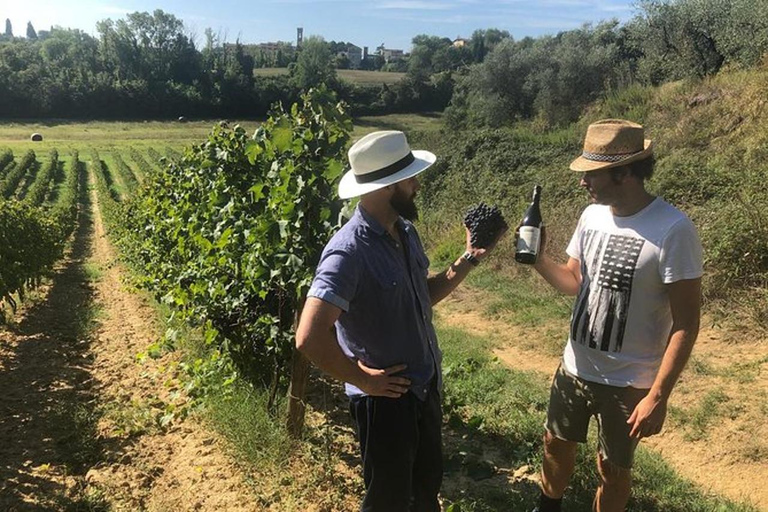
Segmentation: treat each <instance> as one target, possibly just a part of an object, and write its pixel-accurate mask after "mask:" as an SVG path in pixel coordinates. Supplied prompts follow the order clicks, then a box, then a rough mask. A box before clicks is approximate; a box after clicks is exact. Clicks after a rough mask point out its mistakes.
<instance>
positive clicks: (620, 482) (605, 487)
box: [593, 453, 632, 512]
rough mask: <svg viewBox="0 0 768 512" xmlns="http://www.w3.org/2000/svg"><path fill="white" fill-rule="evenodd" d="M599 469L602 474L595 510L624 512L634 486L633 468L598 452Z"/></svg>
mask: <svg viewBox="0 0 768 512" xmlns="http://www.w3.org/2000/svg"><path fill="white" fill-rule="evenodd" d="M597 471H598V473H599V474H600V485H599V486H598V488H597V494H596V495H595V503H594V506H593V510H594V511H596V512H623V511H624V508H625V507H626V506H627V502H628V501H629V493H630V490H631V488H632V470H631V469H627V468H622V467H621V466H617V465H616V464H614V463H612V462H610V461H608V460H605V459H604V458H603V456H602V455H601V454H599V453H598V454H597Z"/></svg>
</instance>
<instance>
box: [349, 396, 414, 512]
mask: <svg viewBox="0 0 768 512" xmlns="http://www.w3.org/2000/svg"><path fill="white" fill-rule="evenodd" d="M417 401H418V399H417V398H416V397H415V396H414V395H413V394H412V393H406V394H405V395H403V396H401V397H400V398H385V397H361V398H353V399H352V400H351V403H350V411H351V412H352V415H353V417H354V418H355V421H356V423H357V429H358V440H359V442H360V452H361V455H362V459H363V480H364V481H365V498H364V499H363V504H362V507H361V511H362V512H408V510H409V508H410V502H411V496H412V493H413V463H414V459H415V457H416V447H417V446H418V441H419V433H418V426H417V411H416V402H417Z"/></svg>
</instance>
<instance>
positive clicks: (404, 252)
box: [296, 131, 503, 512]
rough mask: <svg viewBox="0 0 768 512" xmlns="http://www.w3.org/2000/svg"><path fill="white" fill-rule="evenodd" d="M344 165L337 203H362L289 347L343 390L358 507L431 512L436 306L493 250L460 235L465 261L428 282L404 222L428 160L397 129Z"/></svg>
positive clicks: (435, 453) (368, 141)
mask: <svg viewBox="0 0 768 512" xmlns="http://www.w3.org/2000/svg"><path fill="white" fill-rule="evenodd" d="M349 162H350V165H351V169H350V171H349V172H347V173H346V174H345V176H344V177H343V178H342V180H341V183H340V185H339V195H340V196H341V197H342V198H344V199H346V198H351V197H356V196H361V198H360V202H359V204H358V206H357V208H356V210H355V213H354V215H353V216H352V218H351V219H350V220H349V222H347V223H346V224H345V225H344V227H342V228H341V229H340V230H339V231H338V233H336V235H334V237H333V238H332V239H331V241H330V242H328V245H327V246H326V247H325V249H324V251H323V254H322V256H321V258H320V263H319V264H318V267H317V271H316V273H315V278H314V280H313V282H312V286H311V288H310V291H309V293H308V298H307V302H306V305H305V306H304V311H303V313H302V315H301V321H300V322H299V327H298V329H297V332H296V346H297V348H298V349H299V350H301V351H302V352H303V353H304V354H305V355H306V356H307V357H308V358H309V359H310V360H311V361H313V362H314V363H315V365H317V366H318V367H319V368H320V369H322V370H323V371H325V372H327V373H329V374H330V375H331V376H333V377H335V378H337V379H339V380H341V381H343V382H345V383H346V391H347V394H348V395H349V397H350V412H351V413H352V415H353V417H354V419H355V421H356V423H357V431H358V440H359V442H360V451H361V455H362V459H363V476H364V480H365V489H366V493H365V497H364V499H363V503H362V510H363V511H382V512H398V511H403V512H405V511H418V512H431V511H439V510H440V504H439V502H438V498H437V496H438V492H439V490H440V484H441V482H442V473H443V471H442V439H441V430H440V429H441V418H442V413H441V404H440V392H441V388H442V372H441V366H440V364H441V359H442V355H441V352H440V348H439V347H438V344H437V336H436V335H435V330H434V327H433V326H432V306H433V305H434V304H436V303H437V302H439V301H440V300H442V299H443V298H445V297H446V296H447V295H448V294H449V293H451V291H453V290H454V289H455V288H456V286H457V285H458V284H459V283H460V282H461V281H462V280H463V279H464V278H465V277H466V276H467V274H468V273H469V271H470V269H472V268H473V266H475V265H477V264H478V263H479V262H480V261H482V260H483V258H484V257H485V256H486V254H487V253H488V251H489V250H490V248H492V247H493V245H495V243H494V244H492V245H491V247H490V248H488V249H481V248H476V247H472V246H471V244H470V243H469V233H468V232H467V238H466V240H467V242H466V251H465V252H464V254H463V255H462V256H461V257H459V258H458V259H456V261H454V263H453V264H451V266H450V267H449V268H448V269H446V270H445V271H444V272H441V273H440V274H437V275H434V276H428V269H429V260H428V258H427V255H426V254H425V253H424V248H423V247H422V244H421V241H420V239H419V236H418V234H417V233H416V229H415V228H414V226H413V224H412V223H411V221H413V220H415V219H416V218H417V209H416V205H415V203H414V197H415V195H416V192H417V191H418V189H419V182H418V179H417V177H416V176H417V175H418V174H419V173H421V172H422V171H424V170H425V169H427V168H428V167H429V166H430V165H432V164H433V163H434V162H435V155H433V154H432V153H430V152H428V151H418V150H414V151H411V149H410V148H409V146H408V142H407V141H406V138H405V135H404V134H403V133H402V132H399V131H382V132H374V133H371V134H369V135H366V136H365V137H363V138H362V139H360V140H359V141H358V142H356V143H355V144H354V145H353V146H352V148H351V149H350V150H349ZM502 234H503V233H502ZM499 236H501V234H500V235H499Z"/></svg>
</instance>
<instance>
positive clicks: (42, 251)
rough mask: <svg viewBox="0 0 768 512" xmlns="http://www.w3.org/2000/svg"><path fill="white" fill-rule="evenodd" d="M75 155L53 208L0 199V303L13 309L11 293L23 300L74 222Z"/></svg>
mask: <svg viewBox="0 0 768 512" xmlns="http://www.w3.org/2000/svg"><path fill="white" fill-rule="evenodd" d="M80 169H81V166H80V164H79V160H78V156H77V153H75V154H74V156H73V158H72V164H71V169H70V173H69V174H68V175H67V178H66V180H65V182H64V185H63V188H62V193H61V195H60V198H59V201H58V202H57V203H56V205H55V206H54V207H53V208H47V207H37V206H34V205H33V204H30V203H29V202H21V201H17V200H15V199H10V200H0V300H5V301H7V302H8V303H10V304H11V306H12V307H15V306H16V302H15V300H14V298H13V297H12V294H14V293H16V294H18V295H19V297H21V298H23V297H24V291H25V289H27V288H30V287H32V286H36V285H37V284H38V283H39V280H40V278H41V277H42V276H43V275H44V274H45V273H46V272H48V271H49V270H50V268H51V267H52V266H53V264H54V263H55V262H56V260H58V259H59V258H61V256H62V254H63V251H64V246H65V244H66V240H67V238H68V237H69V235H70V234H71V233H72V230H73V229H74V226H75V224H76V221H77V198H78V184H79V180H78V173H79V172H80Z"/></svg>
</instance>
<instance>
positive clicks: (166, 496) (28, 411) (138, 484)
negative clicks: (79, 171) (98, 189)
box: [0, 193, 259, 511]
mask: <svg viewBox="0 0 768 512" xmlns="http://www.w3.org/2000/svg"><path fill="white" fill-rule="evenodd" d="M82 208H83V215H82V217H81V222H80V227H79V229H78V230H77V233H76V235H75V240H74V244H73V250H72V252H71V254H70V255H69V256H68V257H67V258H66V260H65V261H64V262H63V263H62V264H61V265H60V267H59V268H58V269H57V271H56V275H55V277H54V279H53V282H52V285H51V286H50V287H49V289H47V290H44V291H43V295H45V300H40V301H39V302H38V303H37V304H36V305H33V306H31V307H30V308H29V309H28V310H27V311H25V312H24V313H23V314H22V315H20V317H19V319H18V321H17V324H16V325H15V326H13V327H12V328H10V329H5V328H3V329H0V389H2V390H3V393H2V395H0V439H2V440H3V442H2V443H0V510H58V509H73V508H76V509H83V510H131V511H134V510H157V511H163V510H174V511H179V510H211V511H213V510H232V511H238V510H258V509H259V507H258V505H257V504H256V502H255V501H254V498H253V497H252V493H251V491H250V489H249V488H248V487H247V485H246V484H245V483H244V481H243V478H242V476H241V473H240V472H239V471H238V468H237V467H236V465H235V464H234V463H233V462H232V461H231V460H230V459H229V457H228V456H227V455H226V448H225V447H224V446H223V443H222V442H221V441H220V440H219V439H218V438H217V437H216V435H214V434H213V433H211V432H210V431H208V430H207V429H206V428H204V426H202V425H200V424H199V423H198V422H197V421H196V418H195V417H190V418H187V419H184V420H179V419H177V420H175V421H174V422H172V423H171V424H170V426H168V427H163V426H162V425H161V421H160V420H161V418H162V416H163V415H164V414H165V412H167V411H168V410H169V404H172V403H173V402H174V400H176V399H177V398H176V397H178V393H179V387H180V384H179V382H178V380H177V379H176V375H175V370H174V368H175V367H176V356H175V355H174V354H167V355H165V356H163V357H161V358H159V359H146V360H145V361H144V362H143V363H141V364H139V363H137V358H136V356H137V353H139V352H141V351H144V350H146V348H147V347H148V346H149V345H150V344H152V343H153V342H155V341H156V340H157V337H158V335H159V333H160V332H162V330H163V329H162V326H161V325H158V324H157V314H156V312H155V311H154V310H153V309H152V308H151V307H150V306H149V305H148V304H147V302H146V301H145V300H143V299H142V298H141V297H140V296H138V295H136V294H134V293H131V292H130V291H129V290H127V289H126V287H125V285H124V284H123V279H122V272H123V271H122V269H121V267H120V265H119V264H117V263H116V262H115V253H114V250H113V249H112V247H111V246H110V244H109V242H108V240H107V238H106V237H105V236H104V227H103V223H102V219H101V215H100V211H99V208H98V202H97V197H96V195H95V193H91V194H90V196H88V197H84V198H83V202H82Z"/></svg>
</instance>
